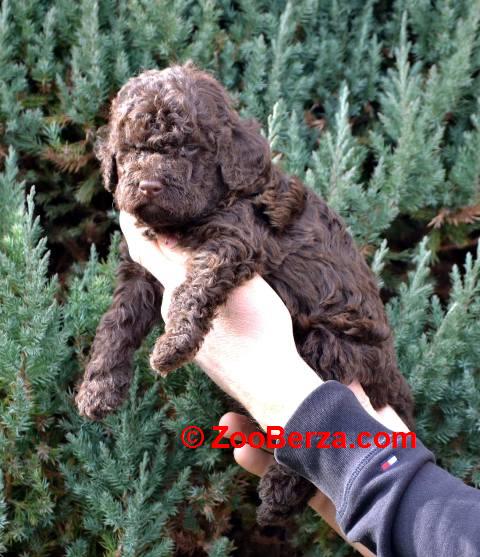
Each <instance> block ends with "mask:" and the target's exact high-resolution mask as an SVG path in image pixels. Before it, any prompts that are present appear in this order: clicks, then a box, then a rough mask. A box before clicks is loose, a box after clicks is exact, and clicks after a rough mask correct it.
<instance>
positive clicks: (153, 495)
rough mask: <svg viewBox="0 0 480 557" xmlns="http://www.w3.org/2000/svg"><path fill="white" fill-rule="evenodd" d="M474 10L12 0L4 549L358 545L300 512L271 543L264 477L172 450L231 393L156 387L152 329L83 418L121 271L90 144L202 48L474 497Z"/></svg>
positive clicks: (0, 351)
mask: <svg viewBox="0 0 480 557" xmlns="http://www.w3.org/2000/svg"><path fill="white" fill-rule="evenodd" d="M479 17H480V1H479V0H458V1H457V2H451V0H438V1H437V2H435V3H434V4H433V3H431V2H430V1H429V0H395V2H386V1H384V0H376V1H375V0H367V1H360V0H333V1H331V2H322V1H321V0H298V1H296V2H293V1H292V0H290V1H286V0H268V1H267V0H236V1H235V2H232V1H231V0H218V1H213V0H163V1H162V2H149V1H146V0H116V1H113V0H80V1H79V2H70V1H67V0H23V1H22V2H18V1H13V0H4V1H3V2H2V3H1V6H0V77H1V79H0V159H1V167H2V169H1V173H0V554H5V555H22V556H23V555H25V556H26V555H28V556H32V557H43V556H47V555H48V556H50V555H53V556H57V555H67V556H68V557H83V556H87V557H100V556H102V557H103V556H108V557H120V556H128V557H133V556H135V557H153V556H160V555H177V556H180V555H212V556H219V557H220V556H223V555H229V554H235V555H246V554H248V553H247V552H248V550H250V552H252V551H253V552H254V553H256V554H262V555H268V552H269V551H271V552H272V554H273V552H275V554H276V555H283V554H285V555H286V554H287V553H288V554H291V553H292V552H293V551H294V550H293V549H292V546H293V547H295V551H297V554H298V555H318V556H328V555H348V554H351V550H350V549H349V548H348V547H347V546H345V545H344V544H341V543H340V542H339V541H338V538H337V537H336V536H335V535H334V534H332V533H331V532H329V531H328V529H327V528H326V527H325V526H324V525H323V526H322V525H321V524H320V523H319V520H318V518H317V517H315V516H314V515H313V513H311V512H310V511H309V510H307V511H306V512H305V513H304V514H303V515H302V516H301V517H299V518H298V522H299V525H300V528H299V531H298V533H297V534H296V535H295V536H294V538H293V539H289V540H288V541H287V542H285V543H279V541H278V537H275V536H272V537H270V538H267V539H265V538H264V537H262V534H261V533H260V532H259V531H258V529H256V527H255V525H254V506H255V497H254V486H255V480H254V479H253V478H248V476H247V475H246V474H245V473H243V472H242V471H240V470H239V469H238V468H237V467H236V466H234V465H233V464H232V459H231V455H230V454H228V453H227V452H223V451H218V450H212V449H209V448H208V447H206V446H205V447H203V448H201V449H197V450H188V449H186V448H184V447H183V446H182V445H181V444H180V441H179V435H180V432H181V431H182V429H183V427H185V426H186V425H189V424H192V423H195V424H197V425H199V426H202V427H204V428H205V429H208V428H210V427H211V426H212V425H213V424H215V423H217V420H218V418H219V417H220V416H221V414H222V412H224V411H225V410H227V409H228V408H229V406H228V401H226V400H225V399H224V397H223V396H222V395H221V393H219V392H218V390H217V389H216V388H215V387H214V386H213V385H212V384H211V383H210V382H209V381H208V380H207V379H206V378H205V377H204V376H203V374H202V373H201V372H200V371H199V370H198V369H196V368H195V367H194V366H187V367H186V368H184V369H182V370H179V371H178V372H176V373H175V374H172V375H171V376H169V378H168V379H167V380H160V379H157V378H155V377H154V376H153V375H152V374H151V372H150V371H149V369H148V357H147V355H148V352H149V348H150V347H151V343H152V341H153V338H154V335H152V336H151V338H150V340H149V341H147V342H146V343H145V346H143V347H142V349H141V350H140V351H139V353H138V354H137V357H136V376H135V385H134V387H133V388H132V391H131V394H130V398H129V400H128V401H127V403H126V404H125V405H124V407H122V409H121V411H119V412H118V413H116V414H115V415H112V416H109V417H108V418H107V419H106V420H105V421H104V422H102V423H90V422H87V421H85V420H83V419H80V418H79V416H78V415H77V413H76V410H75V407H74V405H73V402H72V401H73V391H74V388H75V385H76V383H77V381H78V379H79V378H80V376H81V374H82V370H83V368H84V365H85V361H86V358H87V356H88V350H89V347H90V344H91V341H92V338H93V335H94V332H95V327H96V325H97V323H98V320H99V318H100V316H101V314H102V313H103V312H104V310H105V309H106V307H107V306H108V304H109V302H110V299H111V294H112V288H113V282H114V271H115V266H116V261H117V247H118V236H116V235H114V236H113V239H112V240H111V241H110V238H111V232H112V231H113V230H114V229H115V228H116V222H115V214H114V211H113V210H112V201H111V198H110V196H109V194H107V193H106V192H104V191H103V188H102V185H101V181H100V177H99V171H98V164H97V162H96V161H95V159H94V156H93V144H94V142H95V137H96V130H97V129H98V127H99V126H101V125H102V124H104V123H105V121H106V118H107V111H108V103H109V101H110V99H111V98H112V96H113V95H114V94H115V93H116V91H117V90H118V88H119V87H120V86H121V85H122V84H123V83H124V82H125V80H126V79H128V77H130V76H131V75H133V74H135V73H138V72H139V71H141V70H142V69H147V68H153V67H156V68H163V67H165V66H167V65H169V64H171V63H174V62H182V61H184V60H186V59H189V58H191V59H193V60H194V61H195V62H196V63H197V64H199V65H200V66H202V67H204V68H206V69H209V70H210V71H212V72H214V73H215V74H216V76H217V77H218V78H219V79H220V80H221V81H222V82H223V83H224V84H225V85H226V86H227V87H228V89H229V90H230V91H231V93H232V95H233V96H234V97H235V99H236V100H237V102H238V107H239V110H240V111H241V113H242V114H244V115H245V116H255V117H256V118H258V119H259V121H260V122H261V123H262V125H263V130H264V133H265V135H266V136H267V137H268V139H269V141H270V144H271V147H272V152H273V155H274V158H275V162H276V163H277V164H279V165H282V166H283V168H284V169H285V170H287V171H289V172H292V173H295V174H297V175H299V176H300V177H301V178H302V179H303V180H305V182H306V183H307V184H309V185H310V186H311V187H312V188H314V189H315V190H316V191H317V192H318V193H319V194H320V195H322V196H323V197H324V198H325V199H326V200H327V201H328V202H329V203H330V204H331V205H332V206H333V207H334V208H335V209H336V210H337V211H339V212H340V214H341V215H342V216H343V218H344V219H345V221H346V222H347V225H348V226H349V229H350V231H351V232H352V234H353V236H354V237H355V239H356V240H357V242H358V243H359V245H360V247H361V248H362V250H363V251H364V253H365V255H366V257H368V258H369V261H370V262H371V264H372V268H373V269H374V270H375V272H376V273H377V275H378V279H379V281H380V283H381V284H382V285H383V286H384V293H385V299H386V300H387V311H388V315H389V319H390V322H391V324H392V326H393V329H394V332H395V338H396V348H397V353H398V358H399V364H400V367H401V369H402V371H403V373H404V374H405V375H406V376H407V378H408V379H409V381H410V383H411V385H412V387H413V389H414V393H415V399H416V404H417V423H418V434H419V436H420V437H421V438H422V440H423V441H424V442H425V444H426V445H427V446H429V447H430V448H431V449H432V450H433V451H434V452H435V454H436V455H437V458H438V462H439V463H440V464H441V465H442V466H444V467H445V468H447V469H448V470H450V471H451V472H452V473H454V474H455V475H457V476H459V477H460V478H462V479H463V480H464V481H466V482H468V483H470V484H472V485H475V486H480V471H479V467H478V461H479V456H480V440H479V439H480V436H479V424H480V395H479V392H480V389H479V387H480V385H479V372H480V348H479V346H480V342H479V341H480V338H479V337H480V327H479V326H478V323H479V320H480V302H479V289H480V282H479V281H480V259H479V252H478V251H477V247H476V244H477V240H478V230H479V226H480V225H479V218H480V200H479V182H480V162H479V160H480V159H479V157H478V153H479V147H480V104H479V96H478V91H479V90H480V87H479V85H480V82H479V79H480V72H479V69H480V36H479ZM32 186H35V194H34V190H33V189H32ZM38 217H40V220H39V218H38ZM40 221H41V227H42V228H41V227H40ZM42 229H43V230H44V231H45V232H42ZM385 239H386V240H385ZM93 244H95V245H96V246H97V248H95V247H92V245H93ZM48 248H51V253H50V255H49V251H48ZM97 250H98V251H97ZM99 254H100V255H99ZM72 263H74V265H72ZM452 263H456V265H453V266H452ZM55 271H59V272H60V273H61V274H60V278H58V277H57V276H56V275H55V274H54V273H55ZM272 547H274V548H275V549H274V550H273V549H271V548H272ZM235 548H236V549H235ZM250 554H251V553H250Z"/></svg>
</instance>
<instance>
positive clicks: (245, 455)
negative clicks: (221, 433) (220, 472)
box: [219, 412, 275, 476]
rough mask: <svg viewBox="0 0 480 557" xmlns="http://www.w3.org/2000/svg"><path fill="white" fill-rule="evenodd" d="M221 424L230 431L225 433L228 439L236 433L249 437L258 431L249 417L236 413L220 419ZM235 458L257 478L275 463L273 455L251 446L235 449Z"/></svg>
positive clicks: (230, 413) (229, 413)
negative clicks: (239, 432)
mask: <svg viewBox="0 0 480 557" xmlns="http://www.w3.org/2000/svg"><path fill="white" fill-rule="evenodd" d="M219 423H220V425H222V426H227V427H228V431H227V432H226V433H225V436H226V437H230V435H232V434H233V433H235V432H236V431H241V432H242V433H244V434H245V435H246V436H247V437H248V435H250V433H253V432H254V431H258V428H257V427H255V425H254V424H253V423H252V422H251V420H250V419H249V418H248V417H247V416H243V415H242V414H237V413H236V412H228V413H227V414H225V415H224V416H222V417H221V418H220V422H219ZM233 457H234V458H235V460H236V462H237V463H238V464H239V465H240V466H241V467H242V468H244V469H245V470H246V471H247V472H250V473H251V474H255V475H256V476H263V474H265V472H266V471H267V469H268V468H269V466H271V465H272V464H273V463H274V462H275V459H274V458H273V455H271V454H270V453H267V452H265V451H264V450H262V449H255V448H254V447H252V446H250V445H244V446H243V447H241V448H238V449H234V451H233Z"/></svg>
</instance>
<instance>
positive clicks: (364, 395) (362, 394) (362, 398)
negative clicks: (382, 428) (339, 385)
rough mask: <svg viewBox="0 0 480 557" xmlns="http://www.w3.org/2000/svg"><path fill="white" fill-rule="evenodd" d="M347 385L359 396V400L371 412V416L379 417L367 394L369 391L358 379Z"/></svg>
mask: <svg viewBox="0 0 480 557" xmlns="http://www.w3.org/2000/svg"><path fill="white" fill-rule="evenodd" d="M347 387H348V388H349V389H350V390H351V391H352V393H353V394H354V395H355V397H356V398H357V400H358V402H359V403H360V404H361V405H362V407H363V409H364V410H365V411H366V412H368V413H369V414H370V416H372V417H374V418H375V419H378V416H377V413H376V411H375V409H374V408H373V406H372V403H371V402H370V399H369V398H368V396H367V393H366V392H365V391H364V390H363V387H362V386H361V385H360V383H359V382H358V381H356V380H355V381H352V382H351V383H350V385H347Z"/></svg>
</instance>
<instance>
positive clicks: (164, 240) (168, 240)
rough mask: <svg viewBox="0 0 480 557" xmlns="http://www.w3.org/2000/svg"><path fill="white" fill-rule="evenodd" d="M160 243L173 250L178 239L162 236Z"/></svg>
mask: <svg viewBox="0 0 480 557" xmlns="http://www.w3.org/2000/svg"><path fill="white" fill-rule="evenodd" d="M162 243H163V244H164V245H165V246H166V247H168V248H173V247H174V246H176V245H177V244H178V238H177V237H176V236H163V237H162Z"/></svg>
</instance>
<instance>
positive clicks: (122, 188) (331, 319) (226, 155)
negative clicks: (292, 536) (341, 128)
mask: <svg viewBox="0 0 480 557" xmlns="http://www.w3.org/2000/svg"><path fill="white" fill-rule="evenodd" d="M98 156H99V158H100V160H101V166H102V172H103V178H104V181H105V186H106V187H107V189H109V190H110V191H111V192H113V193H114V198H115V202H116V205H117V207H118V208H119V209H121V210H125V211H128V212H129V213H132V214H133V215H135V216H136V217H137V218H138V219H139V220H140V221H141V222H142V223H144V224H145V225H147V226H148V227H149V229H150V230H151V231H152V233H165V232H168V233H175V234H176V235H177V236H179V238H180V245H183V246H184V247H185V248H189V249H191V250H192V252H193V253H194V255H193V256H192V258H191V261H190V264H189V271H188V274H187V278H186V280H185V282H184V283H183V284H182V285H181V286H179V287H178V288H177V290H176V291H175V293H174V297H173V299H172V302H171V306H170V310H169V321H168V325H167V326H166V329H165V333H164V334H163V335H162V336H161V337H160V338H159V339H158V340H157V342H156V344H155V348H154V350H153V353H152V356H151V365H152V367H153V368H154V369H156V370H157V371H159V372H162V373H166V372H168V371H171V370H173V369H175V368H177V367H179V366H181V365H182V364H184V363H186V362H189V361H191V360H192V358H193V357H194V356H195V354H196V352H197V351H198V349H199V347H200V345H201V343H202V340H203V338H204V337H205V335H206V334H207V333H208V331H209V329H210V326H211V322H212V319H213V317H214V316H215V311H216V308H217V307H218V306H220V305H221V304H223V303H224V302H225V301H226V299H227V296H228V295H229V293H230V291H231V290H232V289H233V288H235V287H236V286H238V285H239V284H240V283H242V282H243V281H246V280H247V279H249V278H250V277H252V275H253V274H254V273H259V274H261V275H262V276H263V277H264V278H265V280H266V281H267V282H268V283H269V284H270V285H271V286H272V287H273V288H274V289H275V290H276V292H277V293H278V294H279V295H280V297H281V298H282V300H283V301H284V303H285V304H286V305H287V307H288V309H289V311H290V313H291V315H292V319H293V325H294V333H295V339H296V343H297V347H298V351H299V353H300V354H301V356H302V357H303V358H304V359H305V361H306V362H307V363H308V364H309V365H310V366H311V367H312V368H313V369H315V370H316V371H317V373H318V374H319V375H320V376H321V377H322V378H323V379H337V380H339V381H342V382H344V383H349V382H351V381H352V380H353V379H358V381H359V382H360V383H361V384H362V385H363V387H364V388H365V391H366V392H367V394H368V396H369V397H370V399H371V401H372V404H373V406H374V407H375V408H380V407H382V406H384V405H385V404H391V405H392V406H393V407H394V408H395V410H397V411H398V413H399V414H400V415H401V416H402V417H403V418H404V419H405V420H406V421H407V422H408V423H410V424H411V423H412V398H411V394H410V390H409V387H408V385H407V383H406V381H405V379H404V378H403V376H402V375H401V374H400V372H399V370H398V368H397V365H396V360H395V353H394V348H393V341H392V335H391V331H390V329H389V326H388V323H387V319H386V316H385V312H384V308H383V305H382V302H381V300H380V297H379V292H378V288H377V284H376V281H375V277H374V276H373V274H372V272H371V271H370V269H369V267H368V266H367V264H366V263H365V261H364V259H363V257H362V255H361V254H360V253H359V251H358V249H357V248H356V247H355V245H354V243H353V240H352V238H351V237H350V235H349V234H348V233H347V231H346V229H345V225H344V224H343V222H342V220H341V219H340V218H339V216H338V215H336V214H335V213H334V212H333V211H332V210H331V209H329V208H328V207H327V205H326V204H325V202H324V201H322V199H320V198H319V197H318V196H317V195H316V194H315V193H314V192H313V191H311V190H309V189H308V188H306V187H305V186H304V185H303V184H302V182H301V181H300V180H299V179H298V178H296V177H294V176H287V175H285V174H284V173H283V172H282V171H281V170H280V169H279V168H278V167H276V166H274V165H273V164H272V162H271V154H270V148H269V144H268V142H267V140H266V139H265V138H264V137H263V136H262V135H261V133H260V126H259V124H258V123H257V122H256V121H254V120H244V119H241V118H240V117H239V115H238V113H237V112H236V111H235V110H234V108H233V106H232V102H231V100H230V98H229V96H228V94H227V92H226V91H225V90H224V88H223V87H222V86H221V85H220V84H219V83H218V82H217V81H216V80H215V79H214V78H213V77H212V76H210V75H209V74H207V73H205V72H203V71H200V70H199V69H197V68H195V67H194V66H193V65H192V64H191V63H187V64H185V65H183V66H174V67H171V68H168V69H165V70H163V71H157V70H150V71H146V72H144V73H142V74H141V75H139V76H138V77H135V78H132V79H130V80H129V81H128V83H126V85H124V86H123V87H122V89H121V90H120V92H119V93H118V95H117V97H116V98H115V100H114V101H113V104H112V109H111V118H110V123H109V126H108V129H107V134H106V137H105V138H104V140H103V141H101V142H100V144H99V148H98ZM123 249H124V253H123V260H122V262H121V263H120V268H119V280H118V286H117V288H116V290H115V294H114V300H113V304H112V306H111V308H110V309H109V311H108V312H107V313H106V314H105V315H104V316H103V318H102V320H101V323H100V325H99V326H98V329H97V333H96V337H95V341H94V344H93V348H92V355H91V359H90V362H89V364H88V366H87V369H86V372H85V377H84V380H83V384H82V385H81V388H80V391H79V393H78V395H77V398H76V401H77V404H78V407H79V409H80V412H81V413H82V414H83V415H85V416H88V417H90V418H94V419H100V418H102V417H103V416H105V415H106V414H107V413H108V412H111V411H112V410H114V409H115V408H117V407H118V406H119V405H120V404H121V403H122V402H123V401H124V399H125V397H126V395H127V390H128V388H129V385H130V381H131V378H132V357H133V353H134V351H135V350H136V349H137V348H138V347H139V345H140V344H141V342H142V340H143V339H144V337H145V335H147V333H148V332H149V331H150V329H151V328H152V326H153V325H154V323H156V322H157V321H158V320H159V319H160V304H161V296H162V288H161V286H160V285H159V284H158V283H157V282H156V281H155V279H154V278H153V277H152V276H151V275H150V274H149V273H148V272H147V271H145V270H144V269H143V268H141V267H140V266H139V265H137V264H135V263H134V262H133V261H132V260H131V259H129V256H128V252H127V250H126V247H125V246H124V248H123ZM313 491H314V488H313V487H312V485H311V484H309V483H308V482H306V480H304V479H303V478H301V477H299V476H295V475H293V474H291V473H290V472H289V471H287V470H285V469H284V468H282V467H280V465H274V466H272V467H271V469H270V470H269V472H268V473H267V474H266V476H265V477H264V478H263V479H262V480H261V487H260V495H261V498H262V504H261V507H260V509H259V513H258V516H259V520H260V521H261V523H264V524H265V523H278V522H279V521H281V520H282V519H284V518H286V517H288V516H289V515H290V514H291V513H292V511H294V510H297V509H300V508H302V507H303V505H304V504H305V502H306V501H307V500H308V498H309V497H310V496H311V495H312V494H313Z"/></svg>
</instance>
